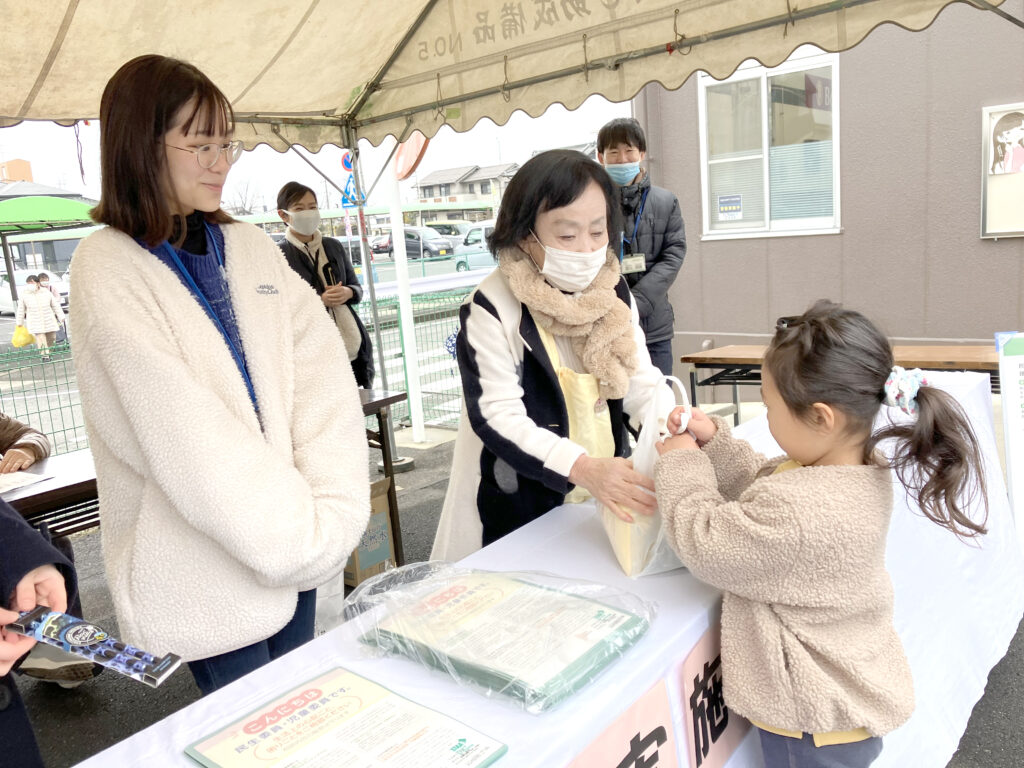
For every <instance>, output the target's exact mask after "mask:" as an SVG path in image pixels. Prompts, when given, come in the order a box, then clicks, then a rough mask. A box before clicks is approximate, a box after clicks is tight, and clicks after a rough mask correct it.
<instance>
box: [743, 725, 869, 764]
mask: <svg viewBox="0 0 1024 768" xmlns="http://www.w3.org/2000/svg"><path fill="white" fill-rule="evenodd" d="M758 731H759V733H760V736H761V752H762V753H763V754H764V768H867V766H869V765H871V764H872V763H873V762H875V758H876V757H878V756H879V755H880V754H882V740H881V739H880V738H878V737H877V736H873V737H871V738H870V739H865V740H864V741H854V742H852V743H850V744H832V745H830V746H827V747H816V746H814V737H813V736H811V735H810V734H809V733H805V734H804V737H803V738H802V739H794V738H792V737H790V736H779V735H778V734H776V733H769V732H768V731H762V730H760V729H758Z"/></svg>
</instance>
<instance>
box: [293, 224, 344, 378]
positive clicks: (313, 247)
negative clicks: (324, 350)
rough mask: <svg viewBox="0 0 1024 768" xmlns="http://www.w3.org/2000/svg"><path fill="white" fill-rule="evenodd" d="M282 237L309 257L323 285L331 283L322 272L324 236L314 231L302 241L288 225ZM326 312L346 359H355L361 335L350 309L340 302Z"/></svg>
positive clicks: (325, 253) (324, 261) (324, 258)
mask: <svg viewBox="0 0 1024 768" xmlns="http://www.w3.org/2000/svg"><path fill="white" fill-rule="evenodd" d="M284 239H285V240H287V241H288V242H289V243H291V244H292V245H294V246H295V247H296V248H298V249H299V250H300V251H302V252H303V253H304V254H306V255H307V256H308V257H309V258H310V260H311V261H312V264H313V268H314V270H316V274H317V275H318V276H319V278H320V282H321V283H323V284H324V285H325V286H330V285H333V281H331V280H328V279H327V275H326V274H324V267H325V266H327V252H326V251H325V250H324V238H323V235H322V234H321V233H320V232H314V233H313V239H312V240H310V241H309V242H308V243H304V242H302V241H301V240H299V238H297V237H296V236H295V233H294V232H292V228H291V227H288V228H287V229H285V231H284ZM336 277H339V278H340V277H341V275H336ZM328 312H330V314H331V317H333V318H334V324H335V325H336V326H338V333H340V334H341V340H342V341H343V342H344V343H345V352H347V353H348V359H349V360H350V361H351V360H355V359H356V356H357V355H358V354H359V346H360V345H361V344H362V343H363V337H362V335H361V334H360V333H359V326H358V325H356V319H355V317H354V316H353V314H352V311H351V310H350V309H349V308H348V306H347V305H345V304H342V305H341V306H338V307H329V308H328Z"/></svg>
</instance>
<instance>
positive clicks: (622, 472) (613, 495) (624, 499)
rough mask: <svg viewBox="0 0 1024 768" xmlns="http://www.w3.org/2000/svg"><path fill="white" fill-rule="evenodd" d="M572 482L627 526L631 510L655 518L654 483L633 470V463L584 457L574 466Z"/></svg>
mask: <svg viewBox="0 0 1024 768" xmlns="http://www.w3.org/2000/svg"><path fill="white" fill-rule="evenodd" d="M569 482H571V483H572V484H574V485H579V486H582V487H583V488H586V489H587V490H588V491H590V494H591V495H592V496H593V497H594V498H595V499H597V500H598V501H599V502H601V503H602V504H604V505H605V506H606V507H608V509H610V510H611V511H612V512H613V513H614V514H615V516H616V517H618V518H619V519H621V520H625V521H626V522H627V523H632V522H633V516H632V515H631V514H630V513H629V511H628V510H633V511H634V512H639V513H640V514H642V515H653V514H654V510H655V509H656V502H655V500H654V496H653V493H654V481H653V480H651V478H649V477H647V476H645V475H642V474H640V473H639V472H637V471H636V470H635V469H633V462H632V461H630V460H629V459H623V458H613V459H594V458H591V457H590V456H587V455H586V454H583V455H582V456H580V457H579V458H578V459H576V463H575V464H573V465H572V469H571V470H570V472H569ZM644 489H646V490H644ZM647 491H650V493H648V492H647ZM624 507H627V508H628V510H627V509H624Z"/></svg>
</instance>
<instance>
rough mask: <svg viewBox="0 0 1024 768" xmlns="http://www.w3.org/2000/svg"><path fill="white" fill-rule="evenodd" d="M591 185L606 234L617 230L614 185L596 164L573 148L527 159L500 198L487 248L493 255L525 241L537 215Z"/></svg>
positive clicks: (556, 206) (554, 150)
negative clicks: (598, 195)
mask: <svg viewBox="0 0 1024 768" xmlns="http://www.w3.org/2000/svg"><path fill="white" fill-rule="evenodd" d="M591 182H597V185H598V186H599V187H600V188H601V191H602V192H603V193H604V199H605V219H606V221H605V223H606V224H607V227H608V235H609V237H611V233H612V232H617V231H618V230H619V226H618V220H619V206H618V204H617V203H616V202H615V185H614V184H613V183H612V180H611V178H610V177H609V176H608V173H607V172H606V171H605V169H604V168H603V167H601V165H600V163H598V162H596V161H595V160H591V159H590V158H589V157H587V156H586V155H584V154H583V153H582V152H577V151H576V150H574V149H550V150H548V151H547V152H541V153H540V154H539V155H535V156H533V157H531V158H530V159H529V160H527V161H526V162H525V163H524V164H523V167H522V168H520V169H519V170H518V171H517V172H516V175H515V176H513V177H512V181H510V182H509V183H508V188H507V189H506V190H505V194H504V195H503V196H502V198H501V208H500V209H499V210H498V218H497V220H496V221H495V222H494V231H493V232H491V234H490V235H488V236H487V246H488V247H489V248H490V249H491V253H493V254H494V255H495V256H497V255H498V251H500V250H501V249H503V248H512V247H514V246H517V245H519V243H521V242H522V241H523V240H525V239H526V238H527V237H528V236H529V235H530V232H531V231H532V230H533V228H534V224H535V223H536V221H537V214H539V213H544V211H550V210H553V209H555V208H562V207H564V206H566V205H569V203H571V202H572V201H573V200H575V199H576V198H578V197H579V196H580V195H582V194H583V191H584V190H585V189H586V188H587V187H588V186H589V185H590V183H591Z"/></svg>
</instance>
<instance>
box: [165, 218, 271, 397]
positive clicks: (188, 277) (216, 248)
mask: <svg viewBox="0 0 1024 768" xmlns="http://www.w3.org/2000/svg"><path fill="white" fill-rule="evenodd" d="M203 226H205V227H206V241H207V242H208V243H209V244H210V247H211V248H212V249H213V255H214V256H215V257H216V259H217V264H218V265H219V266H220V267H221V268H223V267H224V253H223V252H222V251H221V249H220V245H219V244H218V243H217V238H216V237H214V233H213V227H211V226H210V224H209V222H204V224H203ZM158 247H159V248H161V249H162V250H163V252H164V253H166V254H167V256H168V257H169V258H170V260H171V262H172V263H173V264H174V267H175V269H177V270H178V274H179V275H180V276H181V278H182V280H184V281H185V284H186V285H187V286H188V287H189V290H191V291H192V293H193V294H195V297H196V298H197V299H198V300H199V303H200V304H201V305H202V306H203V309H205V310H206V314H207V315H208V316H209V317H210V319H211V320H212V321H213V324H214V325H215V326H217V330H219V331H220V335H221V336H223V337H224V341H225V343H226V344H227V345H228V349H229V350H230V351H231V356H232V357H234V358H235V364H236V365H237V366H238V371H239V373H241V374H242V379H244V380H245V388H246V389H247V390H248V391H249V399H250V400H252V404H253V407H254V408H258V406H257V404H256V390H255V389H254V388H253V386H252V380H251V379H250V378H249V371H248V370H246V367H245V361H244V359H243V358H242V353H241V352H240V351H239V349H238V347H237V346H235V342H234V341H232V339H231V336H230V335H229V334H228V332H227V331H226V330H225V328H224V324H223V323H221V321H220V318H218V317H217V313H216V312H214V310H213V305H211V304H210V301H209V299H207V298H206V295H205V294H204V293H203V291H202V289H201V288H200V287H199V284H198V283H196V281H195V278H194V277H192V274H191V273H190V272H189V271H188V270H187V269H186V268H185V265H184V263H182V261H181V257H180V256H179V255H178V251H177V250H176V249H175V248H174V247H173V246H172V245H171V244H170V243H169V242H167V241H166V240H164V241H163V242H162V243H160V245H159V246H158Z"/></svg>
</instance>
